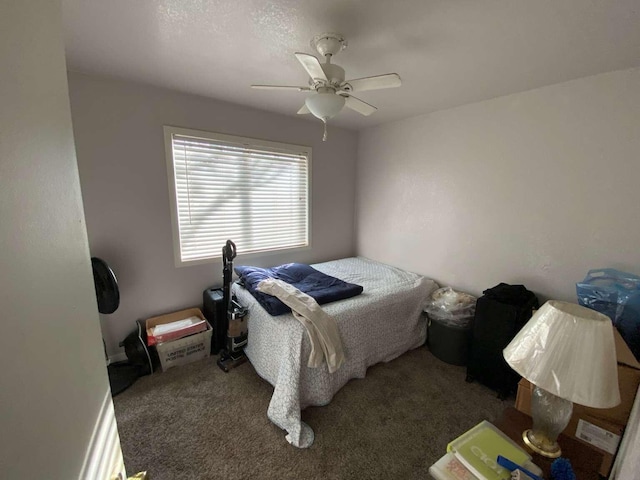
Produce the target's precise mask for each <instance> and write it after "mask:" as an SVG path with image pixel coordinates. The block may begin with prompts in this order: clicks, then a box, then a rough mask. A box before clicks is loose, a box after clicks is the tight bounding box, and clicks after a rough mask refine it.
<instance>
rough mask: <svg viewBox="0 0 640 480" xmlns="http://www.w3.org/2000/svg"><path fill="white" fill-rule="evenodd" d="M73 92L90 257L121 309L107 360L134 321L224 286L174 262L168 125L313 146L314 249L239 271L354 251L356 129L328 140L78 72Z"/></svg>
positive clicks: (213, 104)
mask: <svg viewBox="0 0 640 480" xmlns="http://www.w3.org/2000/svg"><path fill="white" fill-rule="evenodd" d="M69 88H70V95H71V110H72V116H73V127H74V133H75V138H76V149H77V155H78V165H79V169H80V179H81V183H82V194H83V199H84V205H85V211H86V216H87V228H88V232H89V245H90V249H91V254H92V255H94V256H98V257H101V258H103V259H104V260H106V261H107V263H109V264H110V266H111V267H112V268H113V270H114V271H115V273H116V275H117V277H118V281H119V285H120V293H121V305H120V308H119V309H118V310H117V311H116V312H115V313H114V314H112V315H103V316H102V327H103V332H104V337H105V340H106V342H107V347H108V351H109V352H110V354H113V353H116V352H117V351H118V348H117V344H118V342H119V341H121V340H122V339H123V338H124V337H125V336H126V334H128V333H129V332H130V331H131V330H132V329H133V328H134V322H135V320H136V319H138V318H147V317H149V316H152V315H156V314H159V313H164V312H167V311H172V310H176V309H178V308H183V307H188V306H192V305H199V304H201V302H202V291H203V290H204V289H205V288H206V287H208V286H211V285H220V284H221V282H222V265H221V264H220V262H214V263H211V264H206V265H199V266H189V267H180V268H177V267H175V266H174V260H173V243H172V236H171V217H170V209H169V191H168V183H167V167H166V160H165V152H164V140H163V131H162V126H163V125H173V126H178V127H184V128H193V129H199V130H205V131H210V132H219V133H226V134H231V135H241V136H247V137H253V138H261V139H267V140H271V141H276V142H285V143H287V142H288V143H293V144H298V145H307V146H311V147H312V149H313V160H312V169H313V170H312V212H311V218H312V226H311V232H312V248H311V249H309V250H306V251H301V252H296V253H294V254H291V253H284V254H270V255H263V256H252V257H245V258H243V257H242V256H239V257H238V258H237V259H236V262H235V264H236V265H239V264H242V263H247V264H254V265H259V266H271V265H276V264H279V263H283V262H293V261H300V262H307V263H311V262H318V261H324V260H330V259H335V258H341V257H347V256H351V255H353V254H354V252H355V240H354V238H355V236H354V207H355V192H354V188H353V187H354V185H355V163H356V155H357V135H356V133H355V132H352V131H349V130H344V129H339V128H333V127H331V126H330V127H329V128H330V130H329V141H328V142H324V143H323V142H322V124H321V123H320V122H319V121H308V120H305V119H302V118H298V117H295V116H284V115H277V114H273V113H268V112H264V111H259V110H254V109H250V108H245V107H241V106H238V105H232V104H228V103H224V102H220V101H215V100H212V99H207V98H202V97H197V96H192V95H186V94H182V93H178V92H174V91H170V90H164V89H158V88H154V87H149V86H145V85H139V84H134V83H128V82H122V81H118V80H112V79H106V78H102V77H93V76H88V75H83V74H78V73H73V72H70V73H69ZM247 95H251V90H250V89H249V88H247ZM220 248H222V245H220Z"/></svg>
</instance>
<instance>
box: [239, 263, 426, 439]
mask: <svg viewBox="0 0 640 480" xmlns="http://www.w3.org/2000/svg"><path fill="white" fill-rule="evenodd" d="M312 266H313V267H314V268H315V269H317V270H319V271H321V272H323V273H326V274H327V275H331V276H334V277H336V278H340V279H342V280H344V281H346V282H351V283H356V284H359V285H362V286H363V287H364V292H363V293H362V294H361V295H358V296H356V297H353V298H350V299H347V300H341V301H337V302H333V303H328V304H325V305H322V308H323V309H324V310H325V311H326V312H327V313H328V314H329V315H331V316H333V317H335V319H336V322H337V324H338V328H339V330H340V336H341V337H342V342H343V347H344V351H345V356H346V361H345V363H344V364H343V365H342V367H341V368H340V369H339V370H338V371H336V372H335V373H332V374H330V373H329V371H328V369H327V366H326V365H323V366H322V367H320V368H309V367H307V359H308V358H309V353H310V351H311V345H310V342H309V339H308V337H307V334H306V332H305V329H304V327H303V326H302V325H301V324H300V323H299V322H298V321H297V320H295V319H294V318H293V316H292V315H291V314H285V315H279V316H277V317H272V316H271V315H269V314H268V313H267V312H266V311H265V310H264V309H263V308H262V307H261V306H260V304H259V303H258V302H257V301H256V300H255V299H254V298H253V297H252V296H251V294H250V293H249V292H248V291H247V290H245V289H244V288H242V287H240V286H239V285H235V284H234V285H233V292H234V293H235V294H236V295H237V297H238V300H239V302H240V303H241V304H242V305H246V306H248V307H249V321H248V328H249V343H248V345H247V348H246V350H245V351H246V354H247V357H248V358H249V360H250V361H251V363H252V365H253V367H254V368H255V370H256V372H257V373H258V375H260V376H261V377H263V378H264V379H265V380H267V381H268V382H269V383H271V385H273V386H274V392H273V396H272V397H271V403H270V404H269V408H268V411H267V415H268V417H269V419H270V420H271V421H272V422H273V423H275V424H276V425H278V426H279V427H280V428H282V429H283V430H286V431H287V436H286V438H287V441H288V442H289V443H291V444H292V445H294V446H296V447H300V448H305V447H309V446H311V444H312V443H313V438H314V434H313V430H311V428H310V427H309V426H308V425H306V424H305V423H304V422H302V421H301V416H300V412H301V410H303V409H304V408H306V407H308V406H310V405H326V404H328V403H329V402H330V401H331V399H332V398H333V396H334V395H335V394H336V392H338V390H340V389H341V388H342V387H343V386H344V385H345V384H346V383H347V382H348V381H349V380H351V379H352V378H363V377H364V376H365V373H366V370H367V367H369V366H371V365H374V364H376V363H378V362H388V361H390V360H392V359H394V358H396V357H398V356H399V355H401V354H402V353H404V352H406V351H408V350H411V349H412V348H416V347H418V346H420V345H422V344H423V343H424V341H425V339H426V319H425V318H424V316H423V315H422V310H423V308H424V307H425V304H426V302H427V300H428V297H429V295H430V294H431V292H432V291H433V290H435V289H436V288H437V287H438V285H437V284H436V283H435V282H434V281H433V280H430V279H428V278H425V277H422V276H420V275H416V274H414V273H409V272H405V271H403V270H400V269H397V268H394V267H391V266H388V265H384V264H381V263H377V262H374V261H372V260H369V259H366V258H363V257H357V258H347V259H343V260H335V261H332V262H325V263H319V264H315V265H312Z"/></svg>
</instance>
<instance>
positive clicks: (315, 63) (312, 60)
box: [296, 53, 329, 82]
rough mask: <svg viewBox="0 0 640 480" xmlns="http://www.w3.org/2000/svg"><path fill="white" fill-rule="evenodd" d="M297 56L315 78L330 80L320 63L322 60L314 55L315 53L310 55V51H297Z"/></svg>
mask: <svg viewBox="0 0 640 480" xmlns="http://www.w3.org/2000/svg"><path fill="white" fill-rule="evenodd" d="M296 58H297V59H298V60H299V61H300V63H301V64H302V66H303V67H304V69H305V70H306V71H307V73H308V74H309V76H310V77H311V78H312V79H313V80H316V79H317V80H324V81H325V82H328V81H329V79H328V78H327V75H326V74H325V73H324V70H322V65H320V61H319V60H318V59H317V58H316V57H314V56H313V55H309V54H308V53H296Z"/></svg>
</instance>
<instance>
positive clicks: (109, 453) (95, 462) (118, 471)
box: [78, 389, 127, 480]
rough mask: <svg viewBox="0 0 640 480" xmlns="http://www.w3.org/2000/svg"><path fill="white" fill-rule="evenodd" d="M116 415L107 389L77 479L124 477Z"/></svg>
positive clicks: (102, 479) (91, 479) (101, 479)
mask: <svg viewBox="0 0 640 480" xmlns="http://www.w3.org/2000/svg"><path fill="white" fill-rule="evenodd" d="M126 477H127V475H126V473H125V469H124V460H123V458H122V450H121V449H120V437H119V436H118V427H117V425H116V416H115V412H114V410H113V402H112V401H111V390H109V389H107V391H106V393H105V397H104V400H103V401H102V407H101V408H100V413H99V414H98V419H97V421H96V424H95V427H94V428H93V434H92V435H91V441H90V443H89V447H88V448H87V453H86V456H85V460H84V464H83V466H82V470H81V472H80V476H79V477H78V480H113V479H125V478H126Z"/></svg>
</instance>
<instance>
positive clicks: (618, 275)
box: [576, 268, 640, 359]
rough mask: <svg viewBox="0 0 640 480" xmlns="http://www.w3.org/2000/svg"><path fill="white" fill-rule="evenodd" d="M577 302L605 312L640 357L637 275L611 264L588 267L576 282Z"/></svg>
mask: <svg viewBox="0 0 640 480" xmlns="http://www.w3.org/2000/svg"><path fill="white" fill-rule="evenodd" d="M576 293H577V295H578V303H580V305H582V306H584V307H588V308H591V309H593V310H596V311H598V312H600V313H604V314H605V315H607V316H608V317H609V318H610V319H611V321H612V322H613V324H614V325H615V327H616V328H617V329H618V331H619V332H620V335H621V336H622V338H624V340H625V341H626V342H627V345H629V348H630V349H631V351H632V352H633V354H634V355H635V356H636V358H639V359H640V277H639V276H637V275H633V274H632V273H626V272H621V271H619V270H615V269H613V268H602V269H598V270H589V273H587V276H586V277H585V279H584V280H583V281H582V282H579V283H576Z"/></svg>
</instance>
